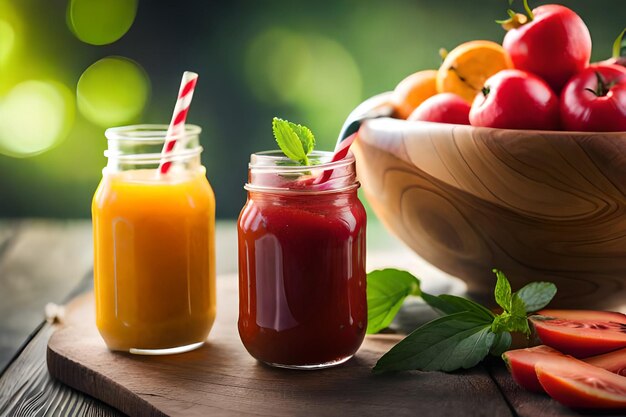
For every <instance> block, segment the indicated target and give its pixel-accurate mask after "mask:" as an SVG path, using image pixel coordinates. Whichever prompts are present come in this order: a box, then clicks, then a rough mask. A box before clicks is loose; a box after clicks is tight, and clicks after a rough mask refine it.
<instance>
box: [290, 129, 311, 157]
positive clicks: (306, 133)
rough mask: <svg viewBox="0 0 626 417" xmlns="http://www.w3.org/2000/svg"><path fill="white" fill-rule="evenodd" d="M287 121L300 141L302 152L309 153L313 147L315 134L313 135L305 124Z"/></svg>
mask: <svg viewBox="0 0 626 417" xmlns="http://www.w3.org/2000/svg"><path fill="white" fill-rule="evenodd" d="M287 123H289V127H291V130H293V131H294V133H295V134H296V136H298V139H299V140H300V142H301V143H302V149H304V154H305V155H308V154H310V153H311V151H312V150H313V148H314V147H315V136H313V132H311V129H309V128H308V127H306V126H302V125H298V124H295V123H292V122H287Z"/></svg>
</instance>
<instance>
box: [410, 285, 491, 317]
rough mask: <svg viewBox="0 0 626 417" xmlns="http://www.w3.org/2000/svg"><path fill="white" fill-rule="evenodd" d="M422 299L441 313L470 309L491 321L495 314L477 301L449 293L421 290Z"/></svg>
mask: <svg viewBox="0 0 626 417" xmlns="http://www.w3.org/2000/svg"><path fill="white" fill-rule="evenodd" d="M422 299H423V300H424V301H425V302H426V304H428V305H429V306H431V307H432V308H434V309H435V310H437V311H439V312H441V313H443V314H454V313H460V312H462V311H470V312H473V313H476V314H478V315H480V316H482V317H484V318H485V319H486V320H489V321H492V320H493V318H494V317H495V315H494V314H493V313H492V312H491V311H489V310H488V309H486V308H485V307H483V306H481V305H480V304H478V303H475V302H474V301H472V300H468V299H467V298H463V297H457V296H456V295H449V294H441V295H437V296H435V295H431V294H427V293H425V292H422Z"/></svg>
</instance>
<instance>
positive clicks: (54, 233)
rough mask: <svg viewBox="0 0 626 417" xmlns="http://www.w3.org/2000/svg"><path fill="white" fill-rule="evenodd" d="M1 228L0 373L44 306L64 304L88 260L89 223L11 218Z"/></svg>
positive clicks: (40, 316)
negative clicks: (50, 303)
mask: <svg viewBox="0 0 626 417" xmlns="http://www.w3.org/2000/svg"><path fill="white" fill-rule="evenodd" d="M1 226H2V227H1V228H0V230H4V232H2V233H0V318H1V319H0V373H1V371H2V370H3V369H4V368H5V367H6V365H7V364H8V363H9V362H10V360H11V358H13V356H14V355H15V353H16V352H17V351H18V350H19V348H20V346H22V345H23V344H24V343H25V342H26V341H27V340H28V339H29V336H30V335H31V333H32V332H33V331H34V330H35V329H36V328H37V327H38V326H39V325H40V324H41V322H42V321H43V319H44V307H45V305H46V303H48V302H55V303H62V302H63V301H65V300H66V298H65V297H66V296H67V294H68V293H69V292H70V291H71V290H72V289H73V288H75V287H76V286H77V285H78V283H79V282H80V280H81V279H82V278H83V277H84V276H85V274H86V273H87V271H89V270H90V269H91V265H92V260H93V254H92V252H93V250H92V248H91V223H90V222H89V221H49V220H19V221H18V220H15V221H11V222H8V221H6V222H4V223H3V224H2V225H1ZM7 231H10V233H7ZM2 236H5V237H7V236H8V237H7V238H6V239H2Z"/></svg>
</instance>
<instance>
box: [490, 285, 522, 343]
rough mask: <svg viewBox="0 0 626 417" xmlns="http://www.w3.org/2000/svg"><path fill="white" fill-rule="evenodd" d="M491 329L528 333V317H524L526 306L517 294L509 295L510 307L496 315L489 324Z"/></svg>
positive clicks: (494, 330)
mask: <svg viewBox="0 0 626 417" xmlns="http://www.w3.org/2000/svg"><path fill="white" fill-rule="evenodd" d="M491 331H492V332H494V333H500V332H505V331H506V332H522V333H524V334H526V335H528V334H530V328H529V327H528V319H527V318H526V306H525V304H524V301H523V300H522V299H521V298H520V297H519V295H517V294H513V297H511V309H510V311H505V312H504V313H502V314H500V315H498V316H496V318H495V319H494V320H493V323H492V324H491Z"/></svg>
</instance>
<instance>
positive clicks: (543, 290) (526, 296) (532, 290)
mask: <svg viewBox="0 0 626 417" xmlns="http://www.w3.org/2000/svg"><path fill="white" fill-rule="evenodd" d="M555 294H556V285H554V284H553V283H551V282H531V283H530V284H527V285H525V286H524V287H522V289H521V290H519V291H518V292H517V295H519V297H520V298H521V299H522V300H523V301H524V305H525V306H526V312H527V313H534V312H535V311H539V310H541V309H542V308H544V307H545V306H547V305H548V303H549V302H550V301H551V300H552V298H553V297H554V295H555Z"/></svg>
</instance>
